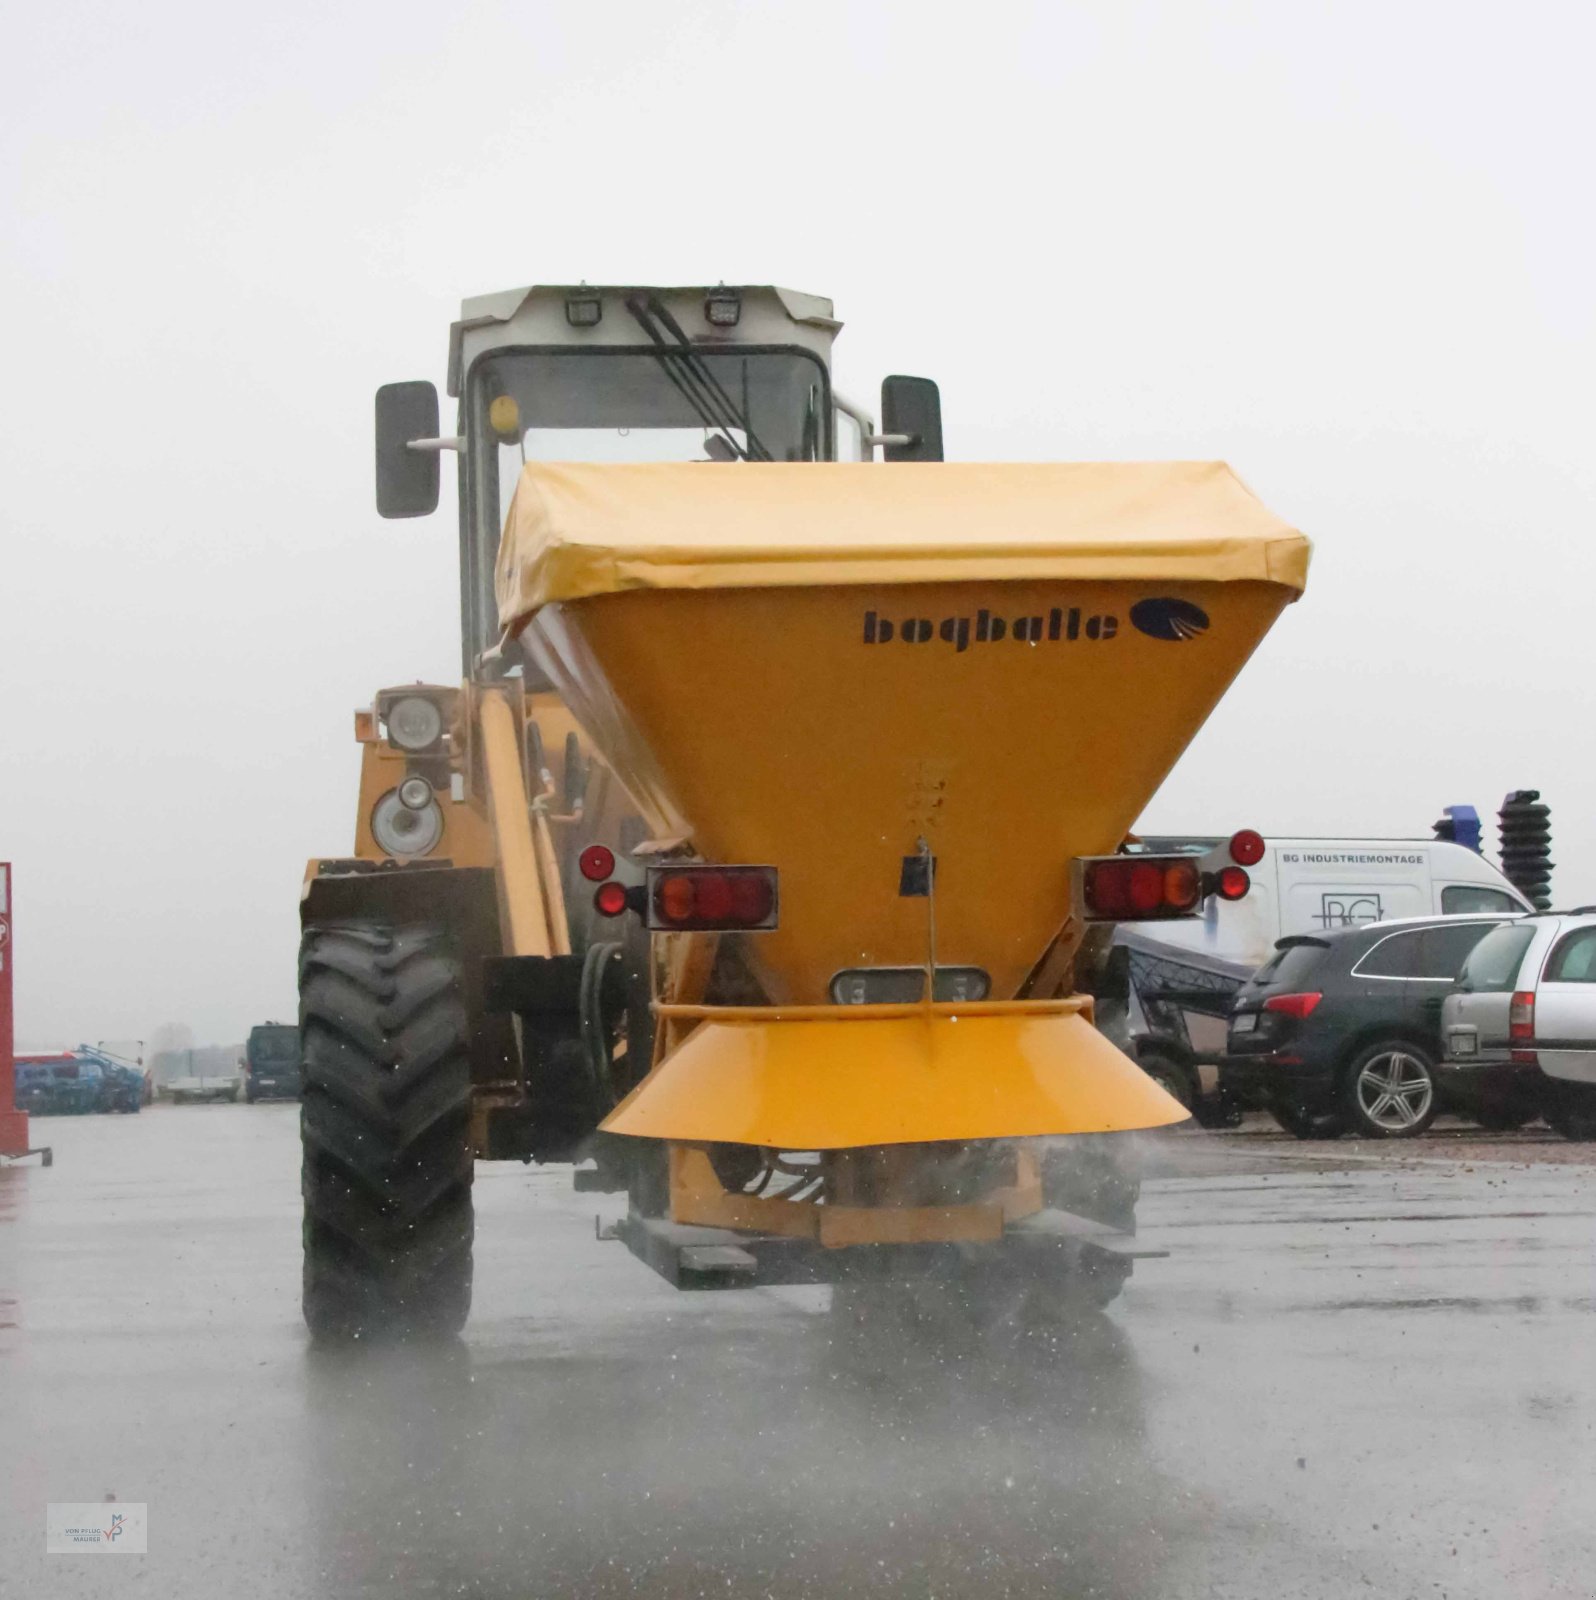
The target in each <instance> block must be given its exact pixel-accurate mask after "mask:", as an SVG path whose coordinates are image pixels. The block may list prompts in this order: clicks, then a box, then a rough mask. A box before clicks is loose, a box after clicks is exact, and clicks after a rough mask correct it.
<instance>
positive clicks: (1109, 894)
mask: <svg viewBox="0 0 1596 1600" xmlns="http://www.w3.org/2000/svg"><path fill="white" fill-rule="evenodd" d="M1081 885H1082V890H1083V893H1084V896H1085V900H1086V914H1087V916H1088V917H1093V918H1096V919H1097V920H1098V921H1101V922H1136V921H1142V920H1150V919H1154V918H1158V917H1185V916H1190V915H1191V913H1192V912H1193V911H1195V910H1196V909H1197V903H1198V901H1199V900H1201V899H1202V873H1201V871H1200V870H1199V869H1198V866H1197V863H1196V862H1195V861H1194V860H1193V859H1192V858H1191V857H1190V856H1099V857H1095V858H1093V859H1090V860H1087V861H1086V862H1085V863H1083V866H1082V870H1081Z"/></svg>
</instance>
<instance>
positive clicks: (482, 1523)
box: [308, 1313, 1172, 1596]
mask: <svg viewBox="0 0 1596 1600" xmlns="http://www.w3.org/2000/svg"><path fill="white" fill-rule="evenodd" d="M862 1338H863V1336H862V1335H860V1334H858V1333H857V1332H855V1331H853V1330H851V1329H850V1330H847V1331H846V1332H844V1331H843V1330H842V1329H841V1328H840V1325H835V1324H833V1322H832V1320H831V1318H830V1317H829V1316H828V1315H826V1314H825V1313H815V1314H813V1315H806V1316H802V1317H799V1316H794V1317H791V1318H788V1319H785V1320H783V1321H782V1322H780V1323H778V1324H777V1325H776V1326H775V1327H774V1328H771V1329H767V1330H762V1331H760V1332H758V1333H754V1332H746V1333H741V1334H738V1335H736V1336H723V1335H718V1334H717V1335H714V1336H709V1337H705V1336H703V1334H702V1332H701V1331H700V1332H699V1333H698V1334H696V1335H694V1336H690V1337H685V1338H683V1337H680V1336H672V1335H670V1334H666V1335H665V1336H664V1337H662V1338H661V1339H660V1340H659V1341H657V1342H656V1345H655V1348H654V1349H653V1350H652V1351H651V1352H648V1353H645V1354H643V1355H642V1357H641V1358H640V1359H627V1360H618V1359H611V1358H606V1357H604V1356H601V1355H587V1356H585V1355H582V1354H579V1353H571V1354H567V1355H564V1356H559V1357H554V1358H550V1357H549V1356H538V1357H536V1358H532V1359H517V1360H495V1359H494V1358H493V1357H492V1356H491V1355H483V1354H480V1353H478V1354H475V1355H474V1354H473V1353H472V1352H471V1351H468V1350H467V1348H466V1347H465V1346H464V1345H456V1346H453V1347H451V1348H449V1349H448V1350H445V1351H442V1352H437V1353H434V1354H433V1355H430V1356H428V1355H424V1354H422V1353H419V1352H408V1351H394V1352H381V1353H379V1352H371V1351H367V1352H362V1353H361V1355H360V1356H358V1357H331V1356H326V1355H320V1354H313V1355H311V1356H310V1357H309V1358H308V1362H309V1373H308V1377H309V1384H308V1395H309V1402H310V1410H309V1415H308V1422H309V1426H310V1428H311V1433H312V1441H311V1447H312V1453H311V1460H312V1462H313V1463H314V1467H313V1470H314V1473H315V1492H314V1494H313V1502H314V1504H315V1506H316V1522H317V1534H318V1541H319V1543H318V1555H319V1561H320V1564H321V1567H322V1575H323V1581H324V1582H326V1583H327V1584H328V1586H329V1587H331V1588H334V1589H336V1590H337V1591H338V1592H341V1593H357V1594H358V1593H366V1592H375V1591H376V1590H378V1589H379V1588H380V1589H382V1590H384V1591H390V1590H392V1589H393V1588H394V1587H395V1586H397V1587H398V1588H399V1589H401V1590H402V1591H403V1592H405V1593H417V1594H432V1593H437V1594H440V1595H441V1594H454V1593H460V1592H462V1585H464V1590H463V1592H467V1593H472V1594H485V1595H494V1594H505V1595H510V1594H515V1595H526V1594H539V1595H541V1594H557V1593H577V1592H580V1593H581V1594H583V1595H584V1596H605V1595H623V1594H624V1595H636V1594H649V1595H661V1596H675V1595H699V1594H703V1593H717V1592H718V1593H727V1592H731V1593H736V1594H738V1595H749V1594H762V1593H767V1592H769V1593H785V1594H789V1595H791V1594H817V1595H818V1594H825V1595H842V1594H850V1593H858V1592H860V1591H861V1590H863V1589H866V1588H868V1589H870V1590H872V1591H875V1592H878V1593H884V1594H899V1593H901V1594H915V1595H927V1594H954V1595H960V1594H972V1593H975V1592H978V1591H987V1592H992V1593H1002V1594H1005V1595H1030V1594H1036V1595H1042V1594H1047V1595H1050V1596H1057V1595H1059V1594H1061V1593H1083V1594H1098V1595H1105V1596H1116V1595H1126V1596H1129V1595H1146V1594H1148V1593H1150V1592H1154V1591H1156V1590H1157V1589H1158V1588H1159V1587H1160V1582H1159V1571H1160V1568H1161V1566H1162V1563H1163V1560H1164V1555H1165V1551H1166V1549H1167V1540H1168V1538H1169V1535H1170V1533H1171V1531H1172V1530H1171V1529H1170V1527H1169V1525H1168V1518H1169V1514H1170V1511H1171V1505H1172V1502H1171V1498H1170V1496H1169V1495H1168V1494H1167V1493H1165V1492H1164V1491H1163V1489H1162V1488H1161V1486H1160V1483H1159V1480H1158V1477H1157V1474H1156V1473H1155V1472H1154V1470H1153V1468H1152V1467H1151V1464H1150V1462H1149V1460H1148V1457H1147V1454H1146V1451H1145V1447H1144V1434H1143V1419H1142V1395H1141V1387H1142V1385H1141V1374H1140V1371H1139V1368H1138V1366H1137V1362H1136V1359H1135V1355H1134V1351H1133V1348H1132V1344H1131V1342H1130V1340H1129V1339H1128V1338H1127V1336H1126V1335H1125V1334H1124V1332H1123V1331H1122V1330H1121V1329H1120V1328H1119V1327H1118V1326H1117V1325H1116V1324H1115V1323H1114V1322H1112V1321H1111V1320H1109V1319H1108V1318H1106V1317H1104V1316H1102V1315H1100V1314H1096V1313H1091V1314H1087V1315H1085V1316H1084V1317H1083V1318H1082V1319H1081V1320H1079V1321H1078V1322H1076V1323H1075V1324H1074V1325H1073V1326H1072V1327H1071V1328H1070V1329H1068V1330H1066V1331H1064V1332H1062V1333H1059V1334H1056V1335H1043V1334H1032V1335H1029V1336H1024V1335H1020V1334H1014V1335H1013V1336H1012V1337H1002V1336H998V1337H996V1338H992V1339H989V1340H988V1341H987V1343H986V1344H985V1346H984V1347H983V1348H982V1349H980V1350H979V1351H976V1352H973V1353H972V1352H963V1353H961V1354H959V1355H958V1357H957V1358H956V1359H955V1358H953V1357H951V1356H950V1354H949V1352H948V1351H947V1350H945V1349H943V1348H940V1347H939V1346H937V1345H934V1344H925V1343H922V1344H918V1345H914V1346H908V1347H904V1346H898V1347H896V1348H893V1349H890V1350H881V1349H876V1348H870V1347H869V1346H868V1345H861V1343H860V1340H861V1339H862Z"/></svg>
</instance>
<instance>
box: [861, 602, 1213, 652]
mask: <svg viewBox="0 0 1596 1600" xmlns="http://www.w3.org/2000/svg"><path fill="white" fill-rule="evenodd" d="M1130 620H1131V625H1132V627H1134V628H1136V629H1137V631H1138V632H1140V633H1145V634H1146V635H1147V636H1148V637H1149V638H1152V639H1195V638H1196V637H1197V636H1198V634H1200V633H1202V632H1203V631H1204V630H1205V629H1206V628H1207V626H1208V613H1207V612H1206V611H1204V610H1203V609H1202V608H1201V607H1200V606H1194V605H1193V604H1192V603H1191V601H1189V600H1174V599H1167V598H1166V599H1157V600H1138V601H1137V602H1136V604H1135V605H1133V606H1132V607H1131V609H1130ZM1118 634H1119V618H1118V617H1116V616H1115V615H1113V613H1112V612H1106V611H1090V612H1088V611H1082V610H1081V608H1080V607H1079V606H1053V607H1052V608H1051V609H1050V610H1048V611H1046V612H1037V613H1035V614H1033V615H1031V616H1019V617H1000V616H996V615H995V614H994V613H992V612H990V611H987V610H985V609H983V610H980V611H977V612H976V613H975V615H974V616H973V617H972V616H969V615H965V616H955V617H940V618H937V617H903V618H901V619H900V620H898V621H892V620H890V619H888V618H886V617H883V616H882V615H881V614H880V613H879V612H876V611H867V612H865V614H864V642H865V643H866V644H891V643H892V642H893V641H894V640H899V641H901V642H902V643H903V644H930V643H931V642H932V641H933V640H939V641H941V643H943V644H950V645H952V646H953V648H954V651H955V652H962V651H965V650H968V649H969V648H970V646H971V645H973V644H998V643H1000V642H1001V641H1002V640H1005V639H1012V640H1014V641H1015V642H1017V643H1019V644H1073V643H1075V642H1076V641H1079V640H1085V641H1087V642H1090V643H1097V642H1101V641H1104V640H1108V639H1113V638H1115V637H1117V636H1118Z"/></svg>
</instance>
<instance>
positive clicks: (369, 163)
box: [0, 0, 1596, 1045]
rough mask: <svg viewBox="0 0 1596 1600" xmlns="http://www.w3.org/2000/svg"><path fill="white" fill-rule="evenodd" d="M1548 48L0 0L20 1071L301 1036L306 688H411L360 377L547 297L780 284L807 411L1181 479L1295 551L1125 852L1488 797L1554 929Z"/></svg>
mask: <svg viewBox="0 0 1596 1600" xmlns="http://www.w3.org/2000/svg"><path fill="white" fill-rule="evenodd" d="M1591 16H1592V13H1591V12H1590V10H1589V9H1588V8H1585V7H1578V6H1575V5H1572V4H1570V5H1564V6H1547V5H1534V4H1530V5H1524V4H1520V5H1517V6H1513V7H1505V6H1495V7H1480V6H1467V5H1456V4H1452V5H1441V4H1426V5H1401V4H1390V3H1385V4H1379V5H1362V4H1353V3H1347V0H1340V3H1337V4H1334V5H1329V4H1326V5H1309V4H1290V3H1283V0H1277V3H1272V4H1257V5H1242V4H1234V5H1204V4H1194V3H1185V0H1180V3H1171V4H1166V5H1132V4H1123V3H1119V4H1115V3H1102V4H1069V3H1067V0H1066V3H1051V4H1045V5H1044V4H1038V5H1014V4H1002V3H993V0H988V3H985V4H981V5H948V4H928V3H925V0H919V3H906V4H883V5H872V4H866V3H858V4H850V5H838V4H827V3H816V0H810V3H806V4H801V5H787V4H779V3H777V4H758V5H756V4H741V5H739V4H709V3H693V0H688V3H682V4H677V5H673V6H662V5H658V4H603V3H595V0H584V3H582V4H562V5H558V6H553V5H546V4H539V3H533V0H525V3H522V4H518V5H497V4H486V3H469V0H468V3H462V4H454V5H443V6H440V5H436V4H428V5H421V4H415V3H410V0H388V3H386V4H383V5H380V6H379V5H340V4H337V3H333V4H325V3H324V4H319V5H315V6H310V5H304V4H299V3H296V0H287V3H285V4H281V5H274V6H254V7H242V6H217V5H214V4H197V3H173V0H145V3H144V4H142V5H140V6H138V7H132V6H127V5H124V4H84V3H81V0H57V3H55V4H52V5H48V6H23V5H20V4H13V5H11V6H9V7H7V10H6V28H5V47H4V50H3V52H0V137H3V150H0V156H3V159H0V221H3V228H0V328H3V348H4V351H5V357H6V365H7V368H8V373H7V377H8V381H7V382H6V383H5V385H4V392H3V398H0V407H3V414H0V464H3V467H4V476H3V482H4V493H3V500H0V505H3V511H0V518H3V521H0V528H3V531H4V536H5V566H4V573H5V590H4V592H5V597H6V605H5V611H4V626H3V629H0V673H3V684H4V694H5V746H4V748H5V757H6V759H5V772H4V782H3V784H0V856H9V857H10V858H12V859H13V860H14V861H15V862H16V864H17V866H16V870H17V903H18V914H19V921H18V928H17V949H16V954H17V972H18V984H19V988H18V1034H19V1040H20V1042H22V1043H24V1044H32V1045H44V1044H51V1043H73V1042H76V1041H77V1040H79V1039H90V1040H92V1039H95V1038H105V1037H115V1038H124V1039H125V1038H132V1037H148V1036H149V1034H150V1033H151V1031H152V1030H153V1029H154V1028H155V1027H156V1026H157V1025H159V1024H161V1023H163V1022H168V1021H181V1022H187V1023H189V1024H190V1025H191V1026H192V1027H193V1028H194V1030H195V1032H196V1034H197V1035H198V1037H199V1039H200V1040H202V1041H203V1040H206V1039H228V1038H237V1037H240V1036H241V1034H242V1031H243V1030H244V1028H245V1027H246V1026H247V1025H248V1024H249V1023H250V1022H252V1021H256V1020H260V1019H261V1018H263V1017H266V1016H275V1017H284V1018H286V1017H289V1016H291V1015H292V1013H293V1010H294V998H293V990H294V953H295V941H296V900H297V893H298V885H299V880H300V876H301V873H302V871H303V866H304V862H305V859H306V858H307V857H309V856H311V855H315V854H324V853H337V852H340V851H343V850H346V849H348V848H349V847H350V844H351V834H352V828H353V810H354V795H355V777H356V771H357V757H356V747H355V745H354V744H353V743H352V741H351V738H350V712H351V710H352V708H354V707H355V706H356V705H360V704H364V703H366V702H367V701H368V700H369V698H370V694H371V691H372V690H373V688H375V687H376V686H378V685H380V684H384V683H391V682H396V681H404V680H406V679H409V678H413V677H427V678H434V679H440V680H442V681H448V680H449V679H450V678H451V677H452V676H453V675H454V672H455V667H456V659H457V658H456V649H457V646H456V641H455V634H454V629H455V625H456V610H455V600H454V589H455V583H456V577H455V543H454V540H455V536H454V529H453V522H452V517H451V516H450V515H449V514H448V512H447V511H445V512H443V513H440V514H439V515H438V516H436V517H434V518H431V519H429V520H424V521H419V522H412V523H397V524H390V523H383V522H381V521H379V520H378V518H377V517H376V515H375V514H374V512H373V510H372V490H371V481H370V479H371V442H370V428H371V420H370V419H371V391H372V390H373V388H374V387H375V386H376V385H377V384H378V383H381V382H384V381H387V380H389V379H396V378H411V377H432V378H434V379H437V380H439V381H440V383H441V380H442V377H443V363H444V354H445V345H446V338H447V331H448V323H449V320H450V318H451V316H452V315H453V314H454V311H455V307H456V304H457V302H458V300H459V299H460V298H461V296H463V295H468V294H477V293H482V292H486V291H489V290H495V289H501V288H506V287H509V286H512V285H516V284H523V283H530V282H534V281H539V280H541V281H546V282H570V281H574V280H576V279H578V278H586V279H588V280H589V281H592V282H604V281H610V282H614V281H624V282H682V283H696V282H703V281H709V282H714V281H716V280H719V279H722V278H724V279H726V280H727V281H730V282H737V281H743V282H772V281H774V282H778V283H785V284H789V285H791V286H793V287H796V288H802V289H807V290H812V291H815V292H817V293H822V294H829V295H831V296H833V297H834V298H835V300H836V303H837V307H838V314H839V315H840V316H841V317H842V318H843V319H844V320H845V321H846V323H847V328H846V331H845V332H844V333H843V335H842V338H841V341H840V343H839V346H838V375H839V381H840V383H841V384H842V385H843V387H844V388H846V389H849V390H851V391H852V392H854V393H858V394H861V395H863V394H869V393H871V392H872V391H873V390H874V389H875V387H876V385H877V383H878V381H879V378H880V375H881V374H882V373H883V372H885V371H910V372H926V373H928V374H930V375H932V376H934V377H936V378H937V379H938V380H939V381H940V382H941V384H942V390H943V397H944V406H945V414H946V423H947V439H948V450H949V454H950V456H952V457H956V458H962V459H978V458H982V457H988V458H997V457H1001V458H1035V459H1071V458H1074V459H1082V458H1094V457H1167V456H1182V457H1208V456H1213V457H1223V458H1225V459H1227V460H1229V461H1230V462H1232V463H1233V464H1234V465H1235V467H1236V468H1237V470H1238V471H1239V472H1240V473H1241V475H1242V476H1243V477H1244V478H1245V479H1246V480H1247V481H1248V482H1249V483H1250V484H1251V485H1252V486H1253V487H1254V489H1256V490H1257V492H1258V493H1259V494H1260V495H1261V496H1262V497H1263V498H1264V499H1265V500H1266V501H1267V503H1268V504H1269V505H1270V506H1271V507H1273V508H1274V509H1275V510H1276V511H1278V512H1279V513H1280V514H1281V515H1283V516H1285V517H1287V518H1288V519H1291V520H1292V521H1294V522H1296V523H1297V524H1298V525H1299V526H1301V527H1302V528H1303V529H1305V530H1306V531H1307V532H1309V533H1310V534H1311V535H1312V536H1313V538H1314V539H1315V541H1316V545H1317V553H1316V558H1315V566H1314V571H1313V576H1312V580H1311V582H1310V586H1309V590H1308V594H1307V597H1306V599H1305V600H1304V601H1303V602H1302V603H1301V604H1300V605H1298V606H1296V607H1294V608H1293V609H1292V610H1291V611H1289V612H1288V613H1287V614H1286V616H1285V617H1284V618H1283V620H1282V622H1281V623H1280V625H1279V626H1278V628H1277V630H1276V632H1275V634H1274V635H1273V636H1272V638H1271V639H1270V640H1269V641H1268V642H1267V644H1266V645H1265V647H1264V649H1263V650H1262V652H1261V653H1260V654H1259V656H1258V657H1257V658H1256V659H1255V661H1254V662H1253V664H1252V666H1251V667H1250V668H1249V669H1248V671H1247V672H1246V674H1245V676H1244V677H1243V679H1242V680H1241V682H1240V683H1239V684H1238V685H1237V687H1236V689H1235V691H1234V692H1233V693H1232V695H1231V696H1230V698H1229V699H1228V700H1227V702H1226V703H1225V704H1224V705H1223V706H1222V708H1221V709H1220V711H1219V712H1218V713H1217V714H1216V716H1215V717H1214V718H1213V720H1212V721H1211V722H1210V723H1209V725H1208V727H1207V728H1206V729H1205V730H1204V732H1203V733H1202V735H1201V736H1200V738H1199V740H1198V742H1197V744H1196V745H1195V746H1194V748H1193V749H1192V751H1191V752H1190V753H1189V755H1188V756H1187V758H1186V760H1185V761H1184V762H1183V763H1182V765H1181V766H1180V767H1179V768H1178V769H1177V771H1176V773H1175V775H1174V777H1173V778H1172V779H1171V780H1170V782H1169V783H1168V784H1167V785H1166V786H1165V789H1164V791H1163V792H1162V793H1161V794H1160V796H1159V797H1158V799H1157V800H1156V801H1155V802H1154V804H1153V806H1152V808H1151V810H1150V811H1149V813H1148V815H1147V817H1146V818H1145V824H1146V825H1147V826H1148V827H1150V828H1159V829H1171V830H1174V829H1186V828H1191V829H1202V830H1226V829H1229V828H1231V827H1234V826H1237V825H1242V824H1250V825H1254V826H1258V827H1260V828H1263V829H1265V830H1266V831H1276V832H1288V831H1303V832H1316V833H1332V832H1335V833H1349V834H1356V833H1361V832H1369V833H1377V834H1404V833H1407V834H1424V833H1427V832H1428V829H1429V825H1430V823H1431V822H1432V821H1433V819H1434V818H1435V816H1436V815H1437V814H1438V808H1439V807H1440V806H1441V805H1442V804H1444V803H1446V802H1449V801H1471V802H1473V803H1475V804H1477V805H1478V806H1479V807H1480V808H1481V810H1482V811H1489V812H1492V813H1494V810H1495V808H1496V806H1497V804H1498V803H1499V802H1500V799H1501V797H1502V794H1503V793H1504V791H1506V790H1507V789H1509V788H1513V787H1519V786H1539V787H1541V788H1543V789H1544V790H1545V792H1546V796H1547V798H1548V799H1549V801H1550V802H1551V804H1552V806H1553V808H1554V816H1553V823H1554V829H1555V832H1556V852H1555V853H1556V856H1557V859H1558V861H1559V862H1560V863H1561V865H1560V867H1559V870H1558V873H1557V877H1556V880H1555V891H1556V894H1557V897H1558V899H1559V901H1563V902H1568V901H1572V900H1574V899H1582V900H1596V841H1593V839H1592V837H1591V833H1590V829H1589V828H1588V826H1587V818H1588V815H1589V808H1590V801H1591V795H1592V786H1593V783H1596V752H1593V748H1592V737H1591V696H1590V694H1589V688H1588V686H1589V683H1590V679H1591V666H1590V660H1591V652H1590V644H1589V639H1590V628H1591V621H1590V615H1591V608H1592V600H1593V596H1596V581H1593V580H1596V551H1593V549H1592V534H1593V531H1596V529H1593V515H1592V512H1593V498H1596V497H1593V489H1596V467H1593V464H1592V462H1593V452H1592V443H1593V440H1596V404H1593V386H1596V376H1593V375H1596V327H1593V322H1596V305H1593V293H1592V286H1593V285H1596V249H1593V224H1592V199H1591V196H1592V191H1593V187H1596V185H1593V182H1592V171H1591V167H1592V161H1593V154H1596V112H1593V109H1592V108H1593V97H1592V94H1591V88H1590V62H1591V59H1592V46H1593V43H1596V38H1593V32H1596V29H1593V24H1592V21H1591ZM445 471H446V475H447V474H450V473H451V472H452V468H451V467H449V466H447V465H446V468H445ZM450 496H451V485H450V483H449V481H448V477H447V476H446V484H445V499H444V504H445V506H446V507H447V506H448V505H449V503H450ZM1492 842H1493V843H1494V835H1493V836H1492Z"/></svg>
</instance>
